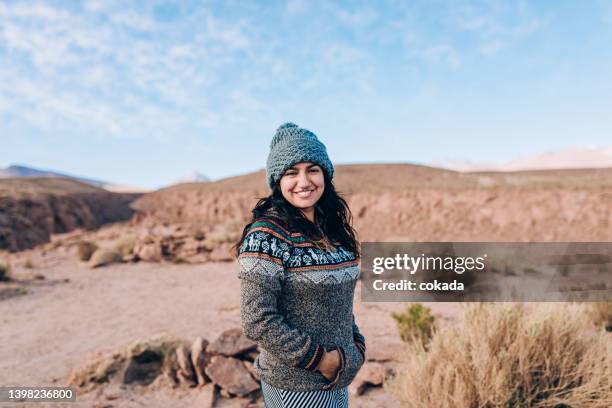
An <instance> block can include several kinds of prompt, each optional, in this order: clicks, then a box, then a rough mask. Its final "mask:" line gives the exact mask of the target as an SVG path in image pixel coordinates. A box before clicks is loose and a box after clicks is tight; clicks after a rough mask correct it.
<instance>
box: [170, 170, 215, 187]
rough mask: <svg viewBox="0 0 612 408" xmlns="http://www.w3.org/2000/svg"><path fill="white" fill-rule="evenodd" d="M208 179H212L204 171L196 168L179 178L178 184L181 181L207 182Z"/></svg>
mask: <svg viewBox="0 0 612 408" xmlns="http://www.w3.org/2000/svg"><path fill="white" fill-rule="evenodd" d="M207 181H210V179H209V178H208V177H206V176H205V175H203V174H202V173H200V172H198V171H196V170H194V171H192V172H191V173H188V174H186V175H185V176H184V177H181V178H180V179H179V180H177V181H176V184H179V183H202V182H207Z"/></svg>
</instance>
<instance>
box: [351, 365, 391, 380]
mask: <svg viewBox="0 0 612 408" xmlns="http://www.w3.org/2000/svg"><path fill="white" fill-rule="evenodd" d="M385 373H386V370H385V366H383V365H382V364H380V363H373V362H366V363H365V364H364V365H363V366H362V367H361V369H360V370H359V372H358V373H357V377H356V378H355V379H357V380H362V381H364V382H366V383H368V384H372V385H382V383H383V381H384V379H385Z"/></svg>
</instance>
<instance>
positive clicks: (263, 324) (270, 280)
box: [238, 228, 325, 371]
mask: <svg viewBox="0 0 612 408" xmlns="http://www.w3.org/2000/svg"><path fill="white" fill-rule="evenodd" d="M288 250H289V246H288V245H287V243H285V244H284V245H283V241H282V240H280V239H279V238H277V237H275V236H273V235H272V234H271V233H269V232H265V231H262V230H261V229H260V228H254V229H251V230H250V231H249V233H248V234H247V235H246V237H245V239H244V241H243V243H242V245H241V246H240V254H239V256H238V262H239V266H240V270H239V274H238V276H239V278H240V281H241V283H240V299H241V300H240V319H241V323H242V330H243V332H244V334H245V336H246V337H248V338H249V339H251V340H253V341H255V342H257V343H258V344H259V345H260V346H261V347H262V348H264V349H265V350H266V351H267V352H269V353H270V354H272V355H274V357H276V358H277V359H278V360H280V361H281V362H282V363H284V364H286V365H289V366H292V367H299V368H304V369H306V370H311V371H315V370H316V369H317V368H318V366H319V363H320V361H321V359H322V358H323V354H324V352H325V351H324V348H323V347H321V346H320V345H319V344H318V343H317V342H316V340H315V339H314V338H312V337H311V336H309V335H308V334H306V333H304V332H302V331H301V330H299V329H297V328H295V327H292V326H290V325H289V324H287V322H286V321H285V317H284V316H283V315H282V314H281V313H279V310H278V307H277V300H278V296H279V295H280V293H281V287H282V279H283V276H284V267H283V258H286V257H287V256H288ZM285 254H286V255H285Z"/></svg>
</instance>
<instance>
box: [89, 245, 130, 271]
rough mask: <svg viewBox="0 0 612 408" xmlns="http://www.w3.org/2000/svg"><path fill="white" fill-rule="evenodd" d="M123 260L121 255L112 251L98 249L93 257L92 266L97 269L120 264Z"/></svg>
mask: <svg viewBox="0 0 612 408" xmlns="http://www.w3.org/2000/svg"><path fill="white" fill-rule="evenodd" d="M122 260H123V257H122V256H121V253H119V252H118V251H114V250H112V249H98V250H97V251H96V252H94V254H93V255H92V256H91V262H90V266H91V267H92V268H96V267H98V266H104V265H109V264H112V263H119V262H121V261H122Z"/></svg>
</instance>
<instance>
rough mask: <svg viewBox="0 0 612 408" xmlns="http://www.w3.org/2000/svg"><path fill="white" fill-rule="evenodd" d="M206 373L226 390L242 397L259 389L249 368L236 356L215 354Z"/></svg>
mask: <svg viewBox="0 0 612 408" xmlns="http://www.w3.org/2000/svg"><path fill="white" fill-rule="evenodd" d="M206 375H208V376H209V377H210V378H211V379H212V381H213V382H214V383H215V384H217V385H219V386H220V387H221V388H222V389H223V390H225V391H226V392H229V393H230V394H234V395H238V396H241V397H243V396H245V395H248V394H250V393H251V392H253V391H256V390H258V389H259V384H258V383H257V382H255V380H253V377H251V374H250V373H249V370H248V369H247V368H246V367H245V365H244V364H243V363H242V361H240V360H237V359H235V358H231V357H224V356H214V357H213V358H212V360H211V362H210V363H209V364H208V366H206Z"/></svg>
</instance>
